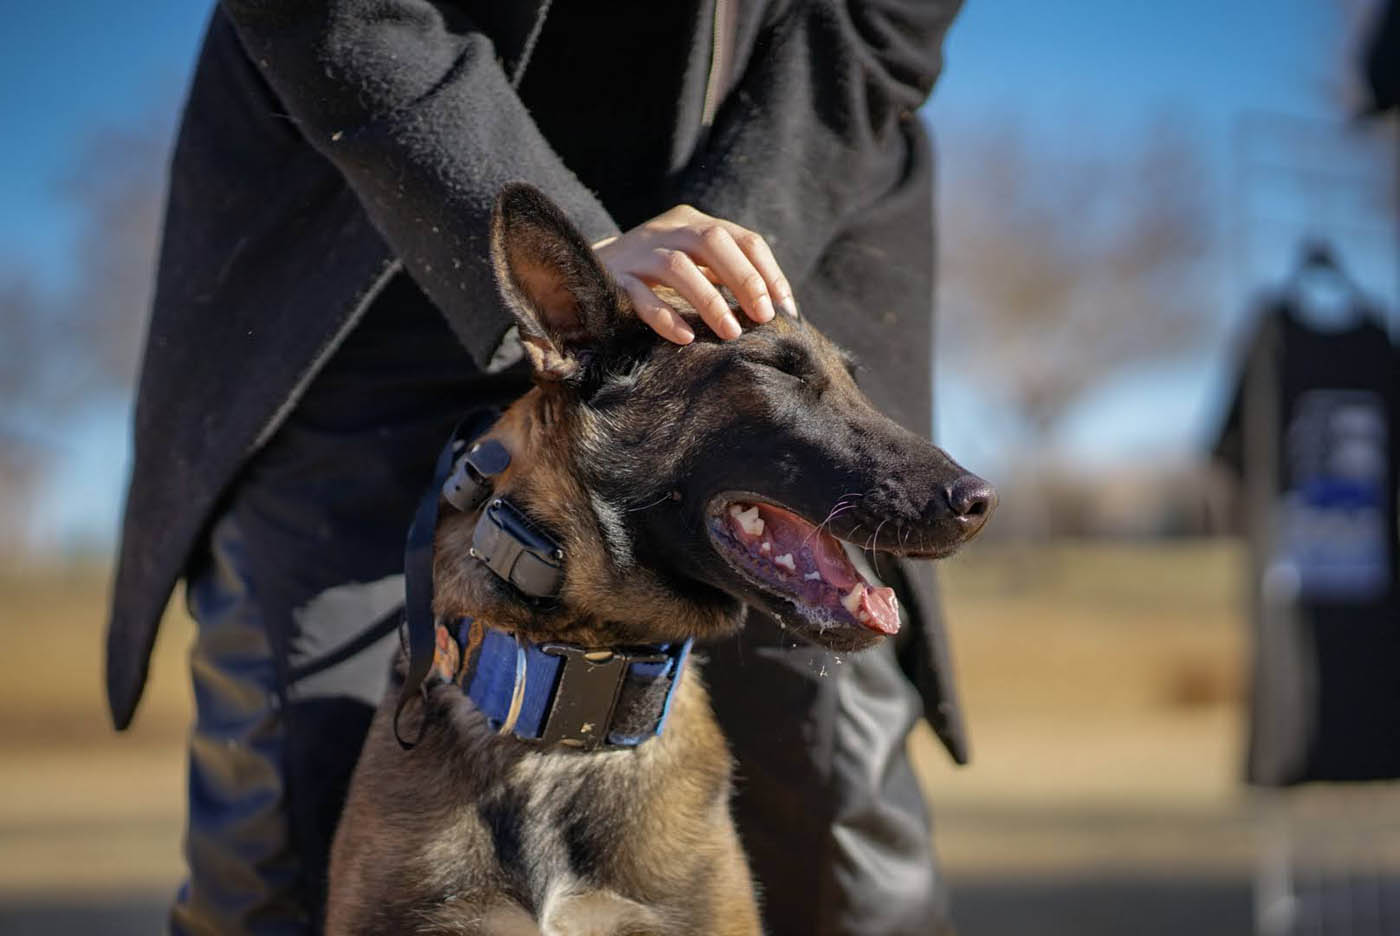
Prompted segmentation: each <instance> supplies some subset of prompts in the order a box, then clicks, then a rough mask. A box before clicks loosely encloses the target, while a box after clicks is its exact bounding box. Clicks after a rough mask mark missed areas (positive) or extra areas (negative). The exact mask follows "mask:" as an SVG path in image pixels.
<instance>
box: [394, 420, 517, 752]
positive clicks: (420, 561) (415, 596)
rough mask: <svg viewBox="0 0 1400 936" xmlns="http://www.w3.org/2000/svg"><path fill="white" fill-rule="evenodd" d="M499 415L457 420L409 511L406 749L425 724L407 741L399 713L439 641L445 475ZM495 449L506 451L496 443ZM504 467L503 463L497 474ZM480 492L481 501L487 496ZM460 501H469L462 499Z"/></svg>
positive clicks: (418, 686)
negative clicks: (438, 564)
mask: <svg viewBox="0 0 1400 936" xmlns="http://www.w3.org/2000/svg"><path fill="white" fill-rule="evenodd" d="M499 416H500V413H499V412H498V411H497V410H495V409H480V410H476V411H474V412H472V413H469V414H468V415H467V416H466V418H465V419H463V420H462V421H461V422H460V423H458V424H457V428H456V429H454V430H453V431H452V436H451V438H449V439H448V440H447V444H446V445H444V446H443V447H442V451H441V452H440V453H439V454H438V458H437V465H436V467H435V468H434V469H433V481H432V484H430V485H428V489H427V490H426V491H425V492H423V497H422V499H421V500H419V501H418V509H417V510H416V511H415V512H414V514H413V525H412V526H410V527H409V528H408V542H407V545H406V546H405V547H404V618H403V626H404V630H405V631H406V641H405V643H406V644H407V649H408V671H407V673H406V674H405V675H404V683H403V688H402V689H401V690H400V691H399V704H398V708H396V709H395V710H394V737H395V738H396V739H398V742H399V746H400V747H402V748H403V749H404V750H409V749H410V748H412V747H413V746H414V745H415V744H417V743H418V742H419V741H420V740H422V737H423V722H421V721H420V722H419V725H418V737H417V738H415V739H414V740H412V741H408V740H406V739H405V738H404V736H403V735H402V734H401V733H400V732H399V718H400V716H402V715H403V710H404V706H406V705H407V704H408V700H409V699H411V698H413V697H414V696H415V695H420V694H421V693H422V690H423V682H424V680H425V679H426V678H427V676H428V671H429V670H430V669H432V665H433V648H434V646H435V645H436V641H437V621H436V618H435V617H434V615H433V537H434V535H435V534H436V533H437V521H438V501H439V500H440V499H441V498H442V497H444V496H448V492H445V491H444V485H446V484H447V482H448V480H449V475H451V476H452V479H453V480H454V481H455V480H456V475H457V474H459V473H461V472H462V471H464V470H467V469H466V468H465V460H463V464H461V465H458V470H457V472H454V471H453V465H454V464H455V463H457V458H458V456H459V455H461V454H463V453H465V452H466V450H467V447H468V446H469V445H471V443H472V442H474V441H475V440H476V439H478V438H480V437H481V436H482V435H483V434H485V433H486V431H487V430H489V429H490V428H491V427H492V426H493V425H495V424H496V420H497V419H498V418H499ZM495 448H496V449H500V451H501V452H503V453H504V452H505V449H504V448H503V447H501V446H500V444H499V443H497V444H496V445H495ZM509 461H510V457H509V455H507V456H506V463H507V464H508V463H509ZM504 467H505V466H504V465H501V467H500V468H499V469H497V473H498V472H499V471H500V470H502V469H504ZM473 480H475V479H473ZM484 490H485V489H483V494H482V499H484V498H485V494H484ZM461 502H462V503H466V502H467V501H466V500H465V499H464V500H462V501H461ZM478 503H479V501H478ZM453 506H454V507H458V509H463V508H462V507H459V506H458V501H457V499H455V498H454V499H453Z"/></svg>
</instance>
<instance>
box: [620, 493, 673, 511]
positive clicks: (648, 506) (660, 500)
mask: <svg viewBox="0 0 1400 936" xmlns="http://www.w3.org/2000/svg"><path fill="white" fill-rule="evenodd" d="M670 499H671V495H670V493H669V492H668V493H666V494H662V495H661V496H660V497H658V498H657V499H656V500H654V501H652V502H651V503H650V504H642V505H641V506H640V507H628V508H627V512H628V513H636V512H637V511H639V510H650V509H651V508H653V507H655V506H656V505H657V504H664V503H665V502H666V501H668V500H670Z"/></svg>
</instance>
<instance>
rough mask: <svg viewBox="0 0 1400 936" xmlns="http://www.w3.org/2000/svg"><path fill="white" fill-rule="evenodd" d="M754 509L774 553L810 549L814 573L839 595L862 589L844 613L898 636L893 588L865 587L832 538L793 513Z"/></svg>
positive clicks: (763, 506) (767, 507)
mask: <svg viewBox="0 0 1400 936" xmlns="http://www.w3.org/2000/svg"><path fill="white" fill-rule="evenodd" d="M756 506H757V507H758V512H759V516H760V517H762V518H763V527H764V531H765V533H766V534H767V535H768V536H769V537H770V538H771V540H772V542H773V551H774V552H775V553H778V554H781V553H784V552H787V553H793V552H796V551H798V550H799V549H800V548H803V547H805V548H806V549H808V550H810V552H811V555H812V559H813V561H814V562H815V563H816V566H817V571H818V572H820V573H821V576H822V578H823V579H824V580H825V581H826V582H827V584H829V585H834V586H835V587H836V588H837V589H838V590H840V591H842V592H850V590H851V589H852V588H854V587H855V586H857V585H860V586H863V587H862V588H861V589H860V592H859V598H858V599H853V600H851V601H850V602H849V603H848V604H847V610H849V611H850V612H851V614H852V615H854V616H855V617H856V619H857V620H859V621H860V622H861V623H862V624H864V625H865V626H867V627H869V628H870V629H871V630H875V631H879V632H880V633H882V634H897V633H899V606H898V604H897V602H896V600H895V596H894V589H893V588H886V587H884V586H881V587H879V588H872V587H871V586H870V585H869V584H867V583H866V582H865V579H864V578H862V577H861V575H860V573H859V572H857V571H856V569H855V567H854V566H853V565H851V561H850V560H849V559H847V558H846V551H845V550H844V549H843V548H842V547H841V543H840V541H838V540H837V539H836V537H834V536H831V535H830V534H828V533H824V532H822V531H820V530H817V529H816V528H814V527H813V526H812V524H810V523H808V522H807V521H806V520H804V519H802V518H801V517H799V516H798V515H797V514H795V513H792V512H791V511H788V510H784V509H782V508H781V507H774V506H773V505H772V504H758V505H756Z"/></svg>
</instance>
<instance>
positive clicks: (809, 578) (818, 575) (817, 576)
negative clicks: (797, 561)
mask: <svg viewBox="0 0 1400 936" xmlns="http://www.w3.org/2000/svg"><path fill="white" fill-rule="evenodd" d="M802 577H803V578H804V579H805V580H807V581H809V582H815V581H817V580H818V579H820V578H821V577H822V574H821V573H820V572H808V573H807V574H806V575H804V576H802Z"/></svg>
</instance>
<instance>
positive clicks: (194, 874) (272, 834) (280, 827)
mask: <svg viewBox="0 0 1400 936" xmlns="http://www.w3.org/2000/svg"><path fill="white" fill-rule="evenodd" d="M186 597H187V600H188V604H189V609H190V613H191V615H193V617H194V618H195V620H196V621H197V622H198V623H199V634H198V637H197V639H196V641H195V645H194V648H193V650H192V651H191V654H190V675H191V680H192V682H193V686H194V699H195V711H196V720H195V724H194V727H193V729H192V731H191V734H190V743H189V812H188V816H187V827H186V835H185V857H186V863H187V865H188V869H189V877H188V879H187V880H186V882H185V884H184V885H183V886H182V887H181V888H180V891H179V894H178V895H177V896H176V899H175V904H174V906H173V907H172V909H171V912H170V930H171V932H172V933H175V934H177V936H186V934H188V936H216V934H217V936H223V934H228V936H236V934H241V933H252V932H258V933H278V934H281V933H288V934H292V933H296V934H300V933H305V932H308V929H307V923H308V915H307V913H306V911H305V909H304V908H303V906H302V903H301V901H300V900H299V897H298V879H299V875H300V866H299V862H298V861H297V859H296V856H295V854H294V853H293V852H292V850H291V849H290V847H289V831H288V823H287V818H286V814H285V812H284V810H283V805H284V799H285V783H284V780H283V771H282V752H283V749H284V747H285V727H284V725H283V724H282V720H281V716H280V708H281V701H280V698H279V694H278V680H277V675H276V666H275V663H274V659H273V654H272V650H271V646H270V642H269V638H268V633H267V630H266V627H265V624H264V619H263V613H262V609H261V608H260V607H259V605H258V603H257V600H256V597H255V596H254V595H253V594H252V593H251V592H250V581H249V576H248V570H247V553H246V543H245V542H244V541H243V538H242V536H241V535H240V531H239V530H238V528H237V525H236V523H235V522H234V521H233V519H232V518H231V517H229V516H227V515H226V516H225V517H224V518H222V519H221V520H220V521H219V522H218V523H216V524H215V526H214V527H213V530H212V532H211V534H210V537H209V542H208V547H207V550H206V551H205V555H204V556H203V557H202V558H201V560H200V561H199V562H198V563H197V564H196V566H195V567H194V568H193V569H192V570H191V572H190V575H189V576H188V579H187V584H186Z"/></svg>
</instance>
